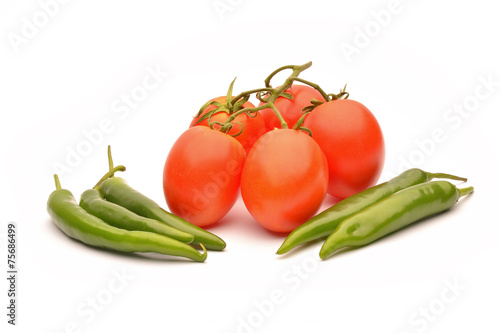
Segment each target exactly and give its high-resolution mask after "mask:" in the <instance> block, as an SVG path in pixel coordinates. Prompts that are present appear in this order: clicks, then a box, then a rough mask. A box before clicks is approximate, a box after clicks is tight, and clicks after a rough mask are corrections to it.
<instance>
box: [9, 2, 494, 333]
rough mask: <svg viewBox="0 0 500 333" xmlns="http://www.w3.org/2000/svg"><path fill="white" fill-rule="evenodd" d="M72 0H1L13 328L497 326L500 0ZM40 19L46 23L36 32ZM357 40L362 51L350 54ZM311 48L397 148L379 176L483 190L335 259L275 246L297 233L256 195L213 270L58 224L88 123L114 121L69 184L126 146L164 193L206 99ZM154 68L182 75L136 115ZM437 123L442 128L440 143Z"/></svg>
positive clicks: (138, 179) (331, 80) (325, 76)
mask: <svg viewBox="0 0 500 333" xmlns="http://www.w3.org/2000/svg"><path fill="white" fill-rule="evenodd" d="M61 2H62V1H61ZM45 3H52V5H51V6H49V7H47V8H49V9H45V10H46V11H50V12H51V16H48V15H47V14H44V12H43V8H42V7H43V4H45ZM54 3H56V2H54V1H52V2H50V1H48V0H41V1H32V0H30V1H22V2H21V1H13V0H6V1H2V2H0V36H1V41H0V59H1V61H0V91H1V95H0V110H1V112H2V120H1V122H0V124H1V130H0V135H1V139H0V147H1V154H2V155H1V156H2V160H1V164H0V168H1V169H0V177H1V178H0V179H1V185H2V186H1V191H0V195H1V202H2V205H1V207H0V208H1V213H0V214H1V215H0V216H1V219H0V220H1V222H2V227H1V229H2V230H1V233H2V239H1V242H2V243H1V251H0V258H1V260H0V262H1V265H0V266H1V267H2V271H4V273H2V276H4V275H7V273H6V271H7V268H6V256H7V252H6V246H7V245H6V238H5V232H6V230H7V227H6V225H7V223H8V222H10V221H13V222H15V223H17V226H18V228H17V233H18V251H19V256H18V269H19V276H18V286H17V288H18V298H17V302H18V309H17V311H18V319H17V320H18V321H17V324H18V326H16V327H15V328H13V327H11V325H7V323H6V322H7V316H6V312H7V310H6V306H7V302H8V298H7V284H6V279H5V278H4V277H2V278H1V280H2V281H3V282H2V283H1V284H0V285H1V288H2V289H1V290H0V295H1V297H0V305H1V306H0V308H1V309H2V310H1V311H0V312H1V316H0V318H2V319H1V321H2V324H1V325H2V327H7V328H9V332H10V331H16V330H17V331H22V332H28V331H30V332H34V331H36V332H109V331H118V330H120V331H124V332H134V331H150V332H157V331H158V332H159V331H162V332H164V331H173V332H180V331H183V332H278V331H290V332H300V331H303V330H308V331H319V330H322V331H336V332H394V333H402V332H408V333H412V332H453V331H461V332H465V331H469V332H470V331H488V332H492V331H498V330H499V328H500V324H499V323H498V320H497V315H498V311H499V306H498V304H499V302H498V299H499V297H500V289H499V287H498V281H500V279H499V278H500V275H499V271H498V270H497V269H496V266H498V259H499V254H500V248H499V246H498V241H497V239H498V235H499V231H500V226H499V223H498V215H497V214H496V213H497V208H496V206H497V205H498V200H497V197H498V192H497V188H498V183H499V182H498V179H497V177H498V175H497V172H498V168H499V165H500V158H499V157H500V154H499V152H500V150H499V142H500V140H499V139H500V135H499V134H498V129H497V127H498V124H499V121H500V116H499V113H500V112H499V111H500V110H499V105H500V97H499V95H500V84H499V82H500V71H499V66H498V59H500V49H499V47H498V31H500V21H499V20H498V12H499V9H500V8H499V6H498V3H497V2H495V1H485V0H478V1H474V3H471V2H468V3H466V2H455V1H440V2H437V1H429V0H427V1H424V0H422V1H409V0H401V1H400V2H391V1H389V0H388V1H342V2H340V1H308V2H307V5H306V3H305V2H303V1H258V0H238V1H236V0H232V1H229V0H221V1H212V0H208V1H169V2H166V1H165V2H163V3H160V2H158V1H106V2H102V1H69V2H67V3H65V4H62V3H61V4H59V5H57V7H55V6H54ZM41 4H42V5H41ZM214 5H218V6H219V7H218V8H219V10H217V9H216V7H215V6H214ZM224 6H225V7H224ZM45 7H46V6H45ZM389 10H391V11H392V12H390V11H389ZM387 13H390V14H389V15H387ZM47 18H48V19H47ZM377 18H378V19H377ZM45 19H47V20H45ZM27 22H28V23H27ZM29 22H31V23H33V22H35V23H36V24H37V25H38V27H36V26H35V30H33V28H32V29H31V30H30V29H29V27H26V26H27V25H29V24H30V23H29ZM363 31H365V32H366V31H367V33H368V35H365V36H363V35H364V34H365V32H363ZM23 33H24V35H23ZM15 41H17V43H16V42H15ZM346 45H351V48H354V47H355V48H356V53H353V54H351V55H347V56H346V54H345V53H344V52H343V51H342V47H344V48H346V47H348V46H346ZM309 60H312V62H313V66H312V67H311V68H310V69H309V70H307V71H306V72H304V73H303V74H302V75H301V76H302V77H303V78H306V79H308V80H311V81H314V82H317V83H319V84H320V85H321V86H322V87H323V88H324V89H325V90H327V91H328V92H337V91H338V89H339V88H341V87H342V86H343V85H344V84H345V83H347V84H348V86H347V87H348V91H349V92H350V94H351V98H352V99H355V100H358V101H360V102H362V103H363V104H365V105H366V106H367V107H368V108H369V109H370V110H371V111H372V112H373V113H374V114H375V116H376V117H377V119H378V120H379V122H380V125H381V127H382V129H383V132H384V136H385V139H386V148H387V157H386V164H385V168H384V173H383V175H382V178H381V180H387V179H388V178H390V177H391V176H393V175H395V174H397V173H399V171H402V170H404V169H406V168H409V167H411V166H415V167H420V168H422V169H424V170H427V171H431V172H448V173H453V174H458V175H461V176H465V177H468V178H469V182H468V183H470V184H471V185H473V186H474V187H475V188H476V191H475V193H474V194H473V195H472V196H470V197H469V198H467V199H464V200H461V201H460V202H459V203H458V205H457V206H455V207H454V208H453V209H452V210H451V211H449V212H447V213H445V214H441V215H439V216H436V217H434V218H431V219H427V220H425V221H423V222H422V223H418V224H416V225H413V226H410V227H408V228H406V229H404V230H403V231H401V232H398V233H396V234H394V235H392V236H389V237H386V238H384V239H383V240H381V241H379V242H377V243H375V244H373V245H370V246H368V247H365V248H363V249H360V250H357V251H351V252H347V253H344V254H341V255H338V256H334V257H332V258H330V259H329V260H327V261H324V262H320V261H319V258H318V251H319V248H320V246H321V244H320V243H317V244H313V245H310V246H308V247H306V248H303V249H301V250H300V251H294V252H293V253H290V255H287V256H283V257H278V256H276V255H275V254H274V253H275V251H276V249H277V248H278V247H279V245H280V244H281V242H282V238H281V237H278V236H276V235H273V234H270V233H268V232H267V231H265V230H264V229H263V228H261V227H260V226H259V225H258V224H257V223H255V221H253V220H252V218H251V216H250V215H249V214H248V213H247V212H246V210H245V207H244V205H243V203H242V202H241V201H238V202H237V204H236V206H235V207H234V208H233V210H232V211H231V212H230V213H229V214H228V215H227V216H226V217H225V218H224V219H223V220H222V221H221V222H220V223H219V224H218V225H217V226H215V227H213V228H212V229H210V230H211V231H212V232H214V233H216V234H218V235H220V236H221V237H222V238H223V239H225V240H226V242H227V244H228V246H227V250H225V251H224V252H210V253H209V256H208V259H207V261H206V262H205V263H203V264H199V263H194V262H190V261H186V260H177V259H176V258H174V259H172V258H164V257H163V258H161V257H158V256H139V255H121V254H117V253H112V252H108V251H102V250H97V249H94V248H90V247H88V246H85V245H83V244H81V243H79V242H76V241H72V240H71V239H69V238H67V237H65V236H64V234H63V233H61V232H60V231H59V230H58V229H57V228H56V227H55V226H54V225H53V223H52V222H51V221H50V219H49V217H48V215H47V213H46V210H45V204H46V200H47V198H48V195H49V194H50V193H51V191H52V190H53V188H54V185H53V179H52V174H53V173H54V171H55V170H54V165H56V164H57V163H61V164H66V163H67V161H66V159H67V158H68V154H69V151H70V150H72V149H77V147H81V146H82V145H85V144H86V143H85V141H87V138H86V136H85V134H84V133H85V132H92V131H94V132H95V130H96V129H97V128H99V126H100V124H101V123H102V122H103V121H104V122H106V121H108V122H111V125H110V126H111V127H110V128H107V132H106V133H102V132H101V133H102V137H100V136H99V135H97V136H95V137H94V138H95V140H94V141H95V142H94V143H92V144H91V145H90V149H89V151H88V154H87V155H86V156H83V157H82V158H81V160H76V161H75V160H73V166H72V167H69V169H70V170H69V171H71V172H65V173H64V172H60V174H61V175H60V176H61V182H62V184H63V187H65V188H68V189H70V190H71V191H72V192H73V193H74V194H75V196H76V197H77V198H78V197H79V194H80V193H81V192H83V191H84V190H85V189H87V188H90V187H92V186H93V185H94V183H95V182H96V180H97V179H98V178H100V176H101V175H102V173H103V170H105V169H106V168H107V161H106V146H107V145H108V144H111V145H112V147H113V152H114V158H115V163H116V164H124V165H126V166H127V168H128V171H127V172H126V174H124V175H123V176H124V177H125V178H126V179H127V180H128V182H129V183H130V184H131V185H132V186H133V187H135V188H136V189H138V190H140V191H141V192H143V193H145V194H147V195H148V196H150V197H151V198H153V199H155V200H156V201H158V202H159V203H161V204H162V205H165V204H164V198H163V193H162V184H161V182H162V169H163V163H164V160H165V158H166V156H167V154H168V151H169V148H170V147H171V145H172V144H173V142H174V141H175V139H176V138H177V137H178V136H179V135H180V133H182V131H184V130H185V129H186V128H187V126H188V124H189V122H190V120H191V117H192V116H193V115H194V114H195V112H196V111H197V110H198V109H199V107H200V106H201V105H202V104H203V103H204V102H205V101H207V100H208V99H210V98H213V97H216V96H220V95H224V94H225V92H226V89H227V86H228V85H229V83H230V82H231V80H232V79H233V78H234V77H235V76H237V77H238V79H237V81H236V85H235V90H236V91H242V90H248V89H252V88H256V87H260V86H262V84H263V79H264V78H265V77H266V76H267V75H268V74H269V73H270V72H271V71H273V70H274V69H275V68H277V67H279V66H282V65H287V64H302V63H305V62H307V61H309ZM148 68H149V69H150V70H154V69H159V70H160V71H162V72H166V73H168V75H165V76H164V77H162V78H161V80H160V81H161V82H160V83H159V84H158V86H157V87H156V88H155V89H153V90H152V91H149V92H148V93H147V96H146V97H145V98H144V100H143V101H140V102H139V103H137V105H135V107H134V108H131V109H129V110H127V111H129V112H125V110H124V109H122V112H119V113H116V112H114V110H115V109H114V108H113V105H114V106H115V107H116V106H117V105H118V104H119V103H121V102H120V99H121V98H122V95H126V94H130V93H131V92H132V91H134V89H139V88H137V87H138V86H140V85H141V84H142V82H143V79H144V78H145V77H146V76H147V75H148ZM485 80H486V81H488V80H490V81H491V82H492V83H490V84H484V81H485ZM277 84H279V82H278V83H277ZM117 103H118V104H117ZM120 105H122V106H123V104H120ZM457 105H458V106H459V107H461V108H462V109H463V110H465V112H464V113H462V115H459V114H458V113H456V112H455V111H454V110H456V108H455V107H456V106H457ZM106 119H108V120H106ZM436 131H437V132H439V133H441V134H440V139H439V140H435V139H432V136H433V133H434V132H436ZM430 140H433V141H430ZM438 141H439V142H438ZM87 148H89V146H88V143H87ZM67 171H68V170H67ZM459 186H462V184H459ZM332 202H333V201H332V200H331V199H327V201H326V202H325V207H326V206H327V205H328V204H331V203H332ZM117 275H122V280H117V278H116V276H117ZM123 275H124V276H125V278H123ZM123 279H124V280H123ZM120 281H121V282H120ZM451 285H455V287H450V286H451ZM276 295H280V297H279V299H275V298H276ZM93 302H94V303H93ZM273 302H274V303H273ZM92 304H94V305H93V306H94V307H92ZM426 311H427V313H428V314H427V315H426V314H424V313H425V312H426ZM2 330H3V328H2Z"/></svg>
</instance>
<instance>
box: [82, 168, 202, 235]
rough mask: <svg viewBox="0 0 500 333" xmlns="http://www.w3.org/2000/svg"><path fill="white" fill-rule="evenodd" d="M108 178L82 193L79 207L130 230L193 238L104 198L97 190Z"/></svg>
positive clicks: (105, 220) (111, 223)
mask: <svg viewBox="0 0 500 333" xmlns="http://www.w3.org/2000/svg"><path fill="white" fill-rule="evenodd" d="M108 178H109V177H108ZM108 178H104V177H103V178H102V179H101V180H99V182H98V183H97V184H96V186H94V188H93V189H90V190H87V191H85V192H83V193H82V195H81V197H80V207H82V208H83V209H85V210H86V211H87V212H88V213H90V214H92V215H94V216H96V217H98V218H100V219H101V220H103V221H104V222H106V223H107V224H109V225H112V226H114V227H117V228H121V229H125V230H130V231H132V230H137V231H149V232H154V233H157V234H160V235H164V236H168V237H171V238H173V239H177V240H178V241H181V242H183V243H191V242H192V241H193V240H194V236H193V235H191V234H188V233H186V232H184V231H181V230H178V229H175V228H172V227H171V226H169V225H168V224H165V223H163V222H160V221H157V220H153V219H148V218H146V217H143V216H140V215H137V214H135V213H134V212H131V211H129V210H128V209H126V208H123V207H122V206H119V205H117V204H114V203H112V202H109V201H106V200H104V198H103V196H102V194H101V193H100V192H99V187H100V185H101V184H102V182H103V181H105V180H106V179H108Z"/></svg>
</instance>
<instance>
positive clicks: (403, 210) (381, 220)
mask: <svg viewBox="0 0 500 333" xmlns="http://www.w3.org/2000/svg"><path fill="white" fill-rule="evenodd" d="M473 191H474V188H473V187H472V186H471V187H467V188H463V189H457V188H456V187H455V185H453V184H451V183H449V182H447V181H435V182H430V183H424V184H418V185H415V186H412V187H409V188H407V189H404V190H402V191H399V192H397V193H394V194H392V195H391V196H388V197H387V198H385V199H383V200H381V201H379V202H377V203H375V204H373V205H371V206H369V207H367V208H365V209H363V210H362V211H360V212H358V213H357V214H355V215H353V216H351V217H349V218H348V219H346V220H344V221H342V222H341V223H340V224H339V226H338V227H337V229H336V230H335V231H334V232H333V233H332V234H331V235H330V236H329V237H328V238H327V239H326V241H325V243H324V244H323V246H322V247H321V250H320V253H319V256H320V257H321V259H326V258H327V257H328V256H329V255H331V254H332V253H333V252H335V251H337V250H339V249H342V248H345V247H360V246H363V245H366V244H369V243H372V242H374V241H376V240H377V239H379V238H381V237H383V236H385V235H387V234H390V233H392V232H394V231H396V230H399V229H401V228H403V227H405V226H407V225H409V224H411V223H413V222H416V221H418V220H420V219H422V218H424V217H427V216H430V215H433V214H436V213H439V212H442V211H445V210H447V209H449V208H451V207H452V206H453V205H454V204H455V203H457V201H458V199H459V198H460V197H462V196H464V195H467V194H469V193H472V192H473Z"/></svg>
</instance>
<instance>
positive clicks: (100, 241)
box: [47, 166, 207, 261]
mask: <svg viewBox="0 0 500 333" xmlns="http://www.w3.org/2000/svg"><path fill="white" fill-rule="evenodd" d="M120 168H123V169H124V167H123V166H120V167H117V168H116V170H120ZM116 170H114V171H116ZM114 171H113V172H114ZM54 179H55V182H56V190H55V191H54V192H52V194H51V195H50V197H49V200H48V202H47V211H48V212H49V215H50V216H51V217H52V220H53V221H54V223H55V224H56V225H57V227H58V228H59V229H61V230H62V231H63V232H64V233H65V234H66V235H68V236H69V237H71V238H74V239H77V240H79V241H81V242H83V243H85V244H88V245H92V246H96V247H101V248H106V249H111V250H116V251H122V252H156V253H161V254H168V255H173V256H180V257H186V258H189V259H192V260H194V261H205V259H206V258H207V251H206V250H205V248H204V247H203V245H202V244H200V245H201V247H202V248H203V253H199V252H198V251H197V250H196V249H195V248H193V247H191V246H189V245H187V244H184V243H182V242H179V241H178V240H175V239H173V238H170V237H167V236H163V235H158V234H155V233H152V232H145V231H128V230H123V229H119V228H116V227H113V226H110V225H108V224H106V223H105V222H104V221H102V220H101V219H99V218H98V217H95V216H94V215H91V214H89V213H87V212H86V211H85V210H84V209H83V208H82V207H80V206H79V205H78V204H77V203H76V201H75V198H74V197H73V194H72V193H71V192H70V191H68V190H65V189H61V184H60V183H59V177H57V175H54Z"/></svg>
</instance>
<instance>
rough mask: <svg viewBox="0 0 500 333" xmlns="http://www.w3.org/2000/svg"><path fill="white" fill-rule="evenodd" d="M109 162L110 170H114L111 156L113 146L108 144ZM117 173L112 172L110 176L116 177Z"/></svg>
mask: <svg viewBox="0 0 500 333" xmlns="http://www.w3.org/2000/svg"><path fill="white" fill-rule="evenodd" d="M108 164H109V170H113V157H111V146H110V145H108ZM114 176H115V175H114V174H112V175H111V176H109V178H112V177H114Z"/></svg>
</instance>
